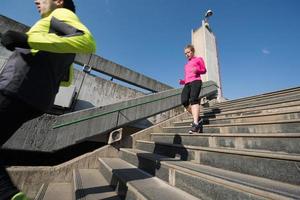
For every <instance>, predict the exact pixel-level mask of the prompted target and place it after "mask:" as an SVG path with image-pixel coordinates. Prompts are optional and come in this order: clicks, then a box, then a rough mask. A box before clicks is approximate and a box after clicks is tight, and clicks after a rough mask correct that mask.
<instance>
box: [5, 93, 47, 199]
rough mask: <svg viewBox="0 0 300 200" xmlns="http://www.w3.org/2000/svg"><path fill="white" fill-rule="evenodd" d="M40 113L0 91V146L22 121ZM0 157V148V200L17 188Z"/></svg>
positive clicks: (16, 191) (16, 190) (8, 197)
mask: <svg viewBox="0 0 300 200" xmlns="http://www.w3.org/2000/svg"><path fill="white" fill-rule="evenodd" d="M42 114H43V112H41V111H38V110H36V109H34V108H33V107H31V106H29V105H27V104H26V103H24V102H22V101H20V100H17V99H15V98H11V97H8V96H5V95H3V94H2V93H1V91H0V130H1V132H0V147H2V145H3V144H4V143H5V142H6V141H7V140H8V139H9V138H10V137H11V136H12V135H13V134H14V133H15V132H16V131H17V130H18V129H19V128H20V127H21V126H22V124H23V123H25V122H27V121H29V120H31V119H33V118H36V117H38V116H41V115H42ZM2 158H3V157H2V156H1V149H0V200H10V198H11V197H12V196H13V195H15V194H16V193H18V192H19V190H18V189H17V188H16V187H15V186H14V184H13V183H12V181H11V179H10V177H9V175H8V173H7V171H6V169H5V166H4V161H3V160H2Z"/></svg>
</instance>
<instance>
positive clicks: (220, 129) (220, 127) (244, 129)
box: [163, 119, 300, 134]
mask: <svg viewBox="0 0 300 200" xmlns="http://www.w3.org/2000/svg"><path fill="white" fill-rule="evenodd" d="M190 129H191V126H190V125H189V126H176V127H174V126H169V127H163V132H164V133H188V132H189V130H190ZM203 133H266V134H268V133H300V120H299V119H296V120H280V121H279V120H278V121H268V122H249V123H231V124H211V125H204V126H203Z"/></svg>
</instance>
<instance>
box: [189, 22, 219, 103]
mask: <svg viewBox="0 0 300 200" xmlns="http://www.w3.org/2000/svg"><path fill="white" fill-rule="evenodd" d="M192 44H193V45H194V47H195V55H196V56H201V57H203V59H204V61H205V64H206V68H207V72H206V74H204V75H202V79H203V81H209V80H212V81H214V82H216V83H217V85H218V87H219V89H218V97H217V101H218V102H221V101H223V100H224V98H223V93H222V84H221V77H220V67H219V59H218V51H217V44H216V37H215V36H214V34H213V32H212V31H211V29H210V27H209V24H208V21H207V18H206V19H205V20H203V21H202V26H201V27H200V28H198V29H196V30H192Z"/></svg>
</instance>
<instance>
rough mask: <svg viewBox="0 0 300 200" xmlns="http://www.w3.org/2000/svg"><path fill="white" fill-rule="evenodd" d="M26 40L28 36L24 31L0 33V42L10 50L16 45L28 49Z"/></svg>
mask: <svg viewBox="0 0 300 200" xmlns="http://www.w3.org/2000/svg"><path fill="white" fill-rule="evenodd" d="M27 40H28V36H27V35H26V34H25V33H21V32H16V31H7V32H5V33H3V34H2V35H1V44H2V45H3V46H4V47H5V48H7V49H8V50H10V51H13V50H15V48H16V47H20V48H25V49H30V47H29V45H28V42H27Z"/></svg>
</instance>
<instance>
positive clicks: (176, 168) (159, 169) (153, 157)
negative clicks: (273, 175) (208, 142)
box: [120, 149, 300, 200]
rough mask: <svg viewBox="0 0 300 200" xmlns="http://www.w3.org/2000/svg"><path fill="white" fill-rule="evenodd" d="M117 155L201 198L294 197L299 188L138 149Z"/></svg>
mask: <svg viewBox="0 0 300 200" xmlns="http://www.w3.org/2000/svg"><path fill="white" fill-rule="evenodd" d="M120 150H121V151H120V152H121V153H120V154H121V158H122V159H124V160H126V161H127V162H129V163H131V164H133V165H135V166H137V167H139V168H141V169H143V170H145V171H147V172H148V173H151V174H152V175H155V176H157V177H158V178H160V179H162V180H164V181H166V182H168V183H169V184H170V185H174V186H175V187H178V188H179V189H181V190H184V191H186V192H188V193H190V194H192V195H194V196H197V197H198V198H202V199H222V200H223V199H224V200H226V199H229V200H231V199H252V200H253V199H280V200H282V199H294V198H297V197H299V195H300V187H299V186H294V185H290V184H285V183H281V182H278V181H272V180H269V179H265V178H260V177H254V176H249V175H244V174H240V173H236V172H230V171H227V170H222V169H218V168H214V167H210V166H205V165H201V164H195V163H192V162H188V161H181V160H179V159H178V158H177V159H176V158H169V157H166V156H161V155H158V154H152V153H149V152H147V151H142V150H138V149H120Z"/></svg>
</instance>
